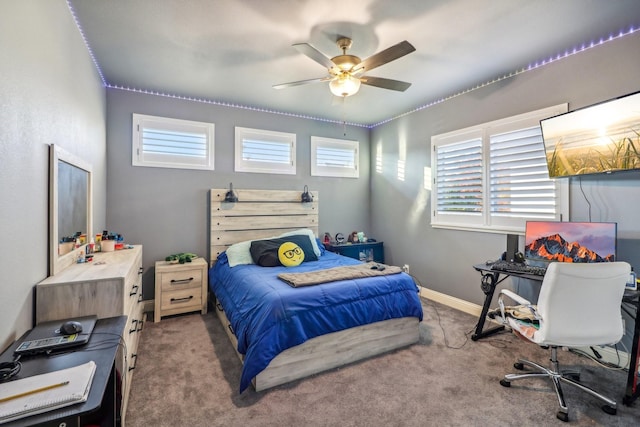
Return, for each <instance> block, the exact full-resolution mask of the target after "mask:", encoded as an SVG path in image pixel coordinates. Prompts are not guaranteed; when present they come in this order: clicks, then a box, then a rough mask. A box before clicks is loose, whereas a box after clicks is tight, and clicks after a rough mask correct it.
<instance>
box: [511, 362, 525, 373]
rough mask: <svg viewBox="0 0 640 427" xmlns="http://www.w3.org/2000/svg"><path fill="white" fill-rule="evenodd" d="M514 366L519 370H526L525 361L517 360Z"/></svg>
mask: <svg viewBox="0 0 640 427" xmlns="http://www.w3.org/2000/svg"><path fill="white" fill-rule="evenodd" d="M513 367H514V368H516V369H517V370H519V371H522V370H524V363H520V362H516V363H514V364H513Z"/></svg>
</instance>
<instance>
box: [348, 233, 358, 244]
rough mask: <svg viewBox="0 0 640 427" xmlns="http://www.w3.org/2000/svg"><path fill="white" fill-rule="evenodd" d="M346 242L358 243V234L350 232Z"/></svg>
mask: <svg viewBox="0 0 640 427" xmlns="http://www.w3.org/2000/svg"><path fill="white" fill-rule="evenodd" d="M347 241H348V242H349V243H359V242H360V241H359V240H358V232H357V231H352V232H351V234H349V238H348V239H347Z"/></svg>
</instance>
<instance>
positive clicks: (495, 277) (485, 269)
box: [471, 263, 544, 341]
mask: <svg viewBox="0 0 640 427" xmlns="http://www.w3.org/2000/svg"><path fill="white" fill-rule="evenodd" d="M473 268H475V269H476V270H477V271H478V272H480V275H481V276H482V279H481V281H480V288H481V289H482V292H484V295H485V297H484V305H483V306H482V312H481V313H480V318H479V319H478V323H477V325H476V331H475V333H474V334H473V335H471V339H472V340H473V341H477V340H479V339H480V338H484V337H486V336H489V335H492V334H495V333H496V332H500V331H502V330H504V326H502V325H500V326H495V327H493V328H489V329H487V330H484V322H485V320H486V319H487V313H488V312H489V309H490V308H491V301H493V294H494V293H495V291H496V286H498V284H500V283H502V282H503V281H504V280H505V279H506V278H508V277H521V278H523V279H529V280H536V281H538V282H541V281H542V279H543V278H544V276H537V275H535V274H524V273H516V272H506V271H498V270H492V269H491V265H487V264H486V263H485V264H476V265H474V266H473Z"/></svg>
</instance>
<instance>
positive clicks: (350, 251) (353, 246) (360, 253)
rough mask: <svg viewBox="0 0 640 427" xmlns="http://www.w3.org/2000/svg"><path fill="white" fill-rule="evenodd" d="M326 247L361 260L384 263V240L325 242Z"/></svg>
mask: <svg viewBox="0 0 640 427" xmlns="http://www.w3.org/2000/svg"><path fill="white" fill-rule="evenodd" d="M324 247H325V248H326V249H327V250H328V251H331V252H335V253H337V254H340V255H344V256H346V257H349V258H355V259H359V260H360V261H364V262H367V261H375V262H380V263H384V246H383V244H382V242H366V243H341V244H338V243H332V244H328V245H327V244H325V245H324Z"/></svg>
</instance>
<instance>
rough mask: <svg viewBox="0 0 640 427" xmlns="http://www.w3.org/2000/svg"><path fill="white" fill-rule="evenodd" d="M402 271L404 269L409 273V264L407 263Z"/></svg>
mask: <svg viewBox="0 0 640 427" xmlns="http://www.w3.org/2000/svg"><path fill="white" fill-rule="evenodd" d="M402 271H404V272H405V273H407V274H409V264H405V265H403V266H402Z"/></svg>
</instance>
